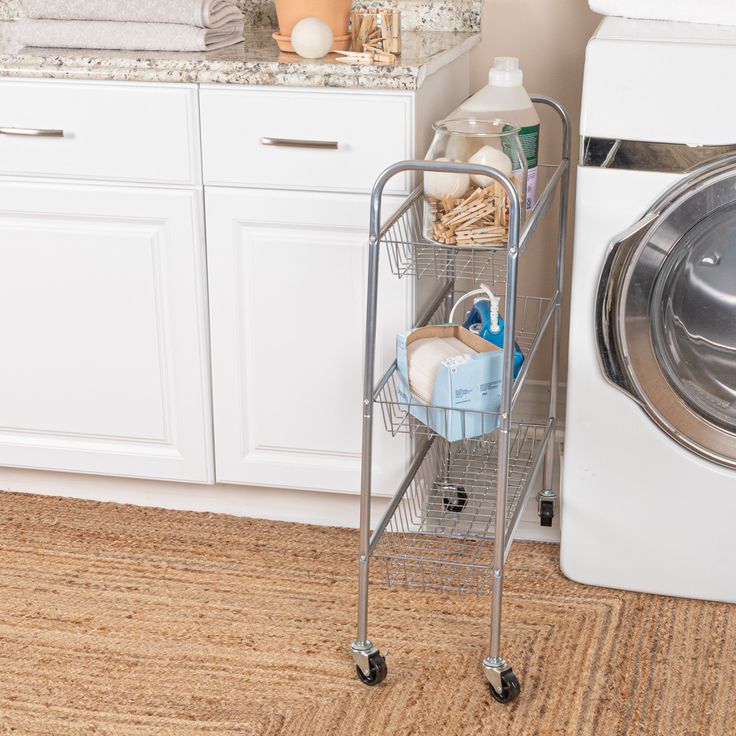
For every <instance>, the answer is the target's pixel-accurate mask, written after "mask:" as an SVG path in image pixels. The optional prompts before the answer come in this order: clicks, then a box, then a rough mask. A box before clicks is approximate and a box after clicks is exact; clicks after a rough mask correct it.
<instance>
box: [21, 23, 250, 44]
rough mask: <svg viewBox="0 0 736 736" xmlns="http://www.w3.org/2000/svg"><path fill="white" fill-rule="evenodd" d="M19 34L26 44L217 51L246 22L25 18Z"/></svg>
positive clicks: (239, 32) (233, 38)
mask: <svg viewBox="0 0 736 736" xmlns="http://www.w3.org/2000/svg"><path fill="white" fill-rule="evenodd" d="M17 26H18V27H17V33H16V38H17V41H18V42H19V43H21V44H22V45H23V46H42V47H45V48H64V49H121V50H124V51H214V50H215V49H221V48H224V47H225V46H232V45H233V44H236V43H239V42H240V41H242V40H243V30H244V27H245V26H244V23H243V22H242V21H240V22H238V23H230V24H229V25H227V26H223V27H222V28H197V27H195V26H187V25H181V24H179V23H116V22H115V21H99V20H90V21H82V20H38V19H33V18H22V19H21V20H20V21H19V22H18V24H17Z"/></svg>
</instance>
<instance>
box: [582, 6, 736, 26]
mask: <svg viewBox="0 0 736 736" xmlns="http://www.w3.org/2000/svg"><path fill="white" fill-rule="evenodd" d="M589 2H590V7H591V9H592V10H594V11H595V12H596V13H600V14H601V15H621V16H624V17H625V18H645V19H648V20H675V21H683V22H686V23H711V24H713V25H721V26H736V2H734V0H589Z"/></svg>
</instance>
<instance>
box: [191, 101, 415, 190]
mask: <svg viewBox="0 0 736 736" xmlns="http://www.w3.org/2000/svg"><path fill="white" fill-rule="evenodd" d="M200 107H201V116H202V155H203V158H204V180H205V184H210V185H222V186H253V187H275V188H282V189H315V190H322V191H346V192H364V191H369V190H370V188H371V187H372V185H373V182H374V180H375V178H376V177H377V176H378V174H380V172H381V171H382V170H383V169H384V168H386V166H388V165H389V164H392V163H394V162H395V161H400V160H402V159H405V158H411V152H412V137H413V107H412V100H411V97H410V96H409V95H403V94H386V93H383V94H370V93H364V92H359V93H356V92H353V91H352V90H351V91H347V90H336V91H324V90H314V89H310V90H308V91H306V92H300V91H297V90H278V89H273V88H271V89H255V88H243V87H237V88H234V89H233V88H222V87H203V88H202V89H201V91H200ZM407 182H408V178H407V177H401V176H399V177H396V178H394V179H393V180H392V181H391V182H390V184H389V187H388V188H387V191H392V192H405V191H406V189H407Z"/></svg>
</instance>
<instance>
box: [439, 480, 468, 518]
mask: <svg viewBox="0 0 736 736" xmlns="http://www.w3.org/2000/svg"><path fill="white" fill-rule="evenodd" d="M443 490H444V491H445V493H452V494H453V495H452V496H451V497H450V496H445V497H444V498H443V499H442V502H443V503H444V504H445V510H446V511H452V512H454V513H456V514H459V513H460V512H461V511H462V510H463V509H464V508H465V507H466V506H467V505H468V494H467V493H466V492H465V488H464V487H463V486H456V487H455V488H452V487H451V486H446V487H445V488H443Z"/></svg>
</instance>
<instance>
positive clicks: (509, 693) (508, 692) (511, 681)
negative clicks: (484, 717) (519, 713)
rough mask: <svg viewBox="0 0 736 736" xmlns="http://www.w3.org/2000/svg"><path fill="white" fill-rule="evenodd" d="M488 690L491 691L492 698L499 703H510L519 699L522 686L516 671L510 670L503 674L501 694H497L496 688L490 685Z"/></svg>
mask: <svg viewBox="0 0 736 736" xmlns="http://www.w3.org/2000/svg"><path fill="white" fill-rule="evenodd" d="M488 689H489V690H490V691H491V696H492V697H493V699H494V700H495V701H496V702H497V703H510V702H512V701H513V700H516V698H518V697H519V693H520V692H521V685H519V681H518V680H517V679H516V675H515V674H514V671H513V670H510V669H509V670H506V671H505V672H502V673H501V692H500V693H497V692H496V688H494V687H493V685H491V684H490V683H489V684H488Z"/></svg>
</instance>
